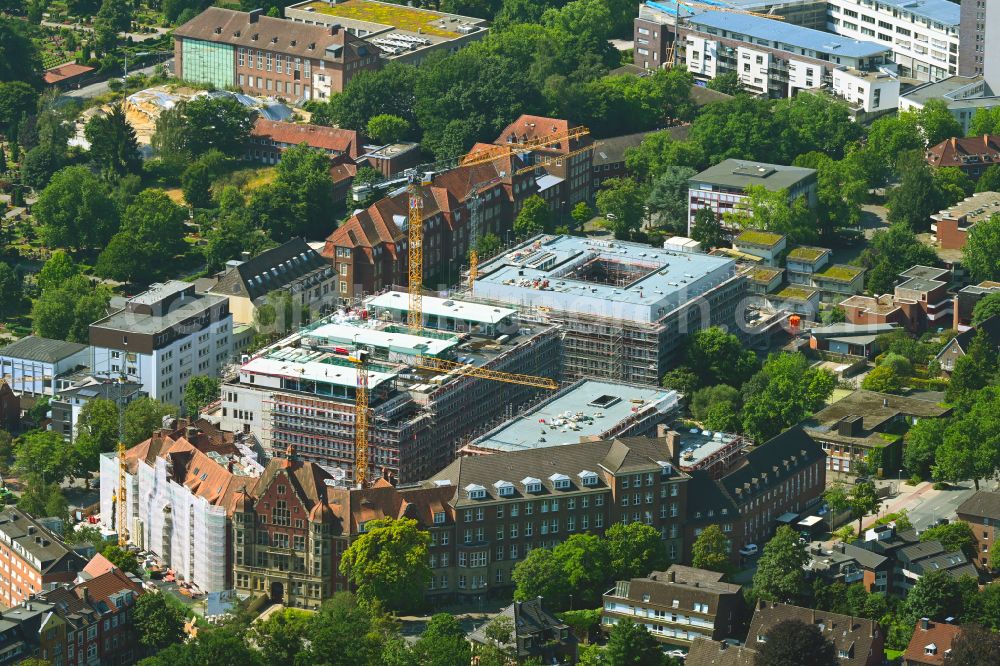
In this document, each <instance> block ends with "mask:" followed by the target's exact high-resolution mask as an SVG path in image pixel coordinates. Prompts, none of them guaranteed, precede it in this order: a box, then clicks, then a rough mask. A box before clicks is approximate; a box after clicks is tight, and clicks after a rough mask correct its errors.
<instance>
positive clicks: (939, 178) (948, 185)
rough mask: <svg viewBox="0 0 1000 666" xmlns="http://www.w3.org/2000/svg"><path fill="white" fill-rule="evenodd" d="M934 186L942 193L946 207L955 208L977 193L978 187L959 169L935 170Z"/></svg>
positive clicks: (945, 168)
mask: <svg viewBox="0 0 1000 666" xmlns="http://www.w3.org/2000/svg"><path fill="white" fill-rule="evenodd" d="M932 174H933V176H934V186H935V187H937V189H938V192H940V193H941V200H942V202H943V203H944V204H945V205H946V206H953V205H954V204H957V203H958V202H959V201H961V200H962V199H964V198H965V197H967V196H969V195H970V194H972V193H973V191H975V189H976V186H975V184H974V183H973V182H972V179H971V178H969V177H968V176H967V175H966V174H965V172H964V171H962V170H961V169H959V168H958V167H942V168H939V169H934V171H933V172H932Z"/></svg>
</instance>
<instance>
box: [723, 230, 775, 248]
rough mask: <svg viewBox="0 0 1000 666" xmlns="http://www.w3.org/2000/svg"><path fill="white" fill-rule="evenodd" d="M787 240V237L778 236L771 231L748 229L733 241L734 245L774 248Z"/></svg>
mask: <svg viewBox="0 0 1000 666" xmlns="http://www.w3.org/2000/svg"><path fill="white" fill-rule="evenodd" d="M783 240H785V237H784V236H782V235H781V234H776V233H773V232H770V231H758V230H756V229H747V230H746V231H743V232H741V233H740V235H739V236H737V237H736V238H734V239H733V243H739V244H740V245H759V246H761V247H774V246H775V245H777V244H778V243H780V242H781V241H783Z"/></svg>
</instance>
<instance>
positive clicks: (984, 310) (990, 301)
mask: <svg viewBox="0 0 1000 666" xmlns="http://www.w3.org/2000/svg"><path fill="white" fill-rule="evenodd" d="M997 315H1000V293H996V292H994V293H992V294H987V295H986V296H984V297H983V298H982V299H981V300H980V301H979V302H978V303H976V307H975V308H974V309H973V310H972V325H973V326H978V325H979V324H981V323H983V322H984V321H986V320H987V319H989V318H990V317H996V316H997Z"/></svg>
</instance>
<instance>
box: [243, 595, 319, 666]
mask: <svg viewBox="0 0 1000 666" xmlns="http://www.w3.org/2000/svg"><path fill="white" fill-rule="evenodd" d="M311 618H312V614H311V613H308V612H307V611H302V610H298V609H297V608H285V609H283V610H282V611H281V612H279V613H273V614H271V615H270V616H268V618H267V619H266V620H264V621H260V620H258V621H256V622H254V623H253V624H252V625H251V627H250V637H251V640H252V641H253V644H254V645H256V646H257V648H258V649H259V650H260V652H261V656H262V657H263V658H264V662H265V663H267V664H289V665H291V664H294V663H295V656H296V655H297V654H298V653H299V652H300V651H301V650H302V646H303V639H304V638H305V635H306V632H307V631H308V629H309V622H310V620H311Z"/></svg>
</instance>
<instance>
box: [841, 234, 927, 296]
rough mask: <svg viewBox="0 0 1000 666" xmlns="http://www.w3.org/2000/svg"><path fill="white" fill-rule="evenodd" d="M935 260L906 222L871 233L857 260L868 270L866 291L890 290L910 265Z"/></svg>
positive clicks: (878, 292) (887, 291)
mask: <svg viewBox="0 0 1000 666" xmlns="http://www.w3.org/2000/svg"><path fill="white" fill-rule="evenodd" d="M937 262H938V258H937V253H935V252H934V249H933V248H931V247H928V246H926V245H924V244H923V243H921V242H920V241H919V240H918V239H917V237H916V235H915V234H914V233H913V230H912V229H910V227H909V226H908V225H906V224H903V223H897V224H893V225H891V226H890V227H889V228H888V229H880V230H878V231H876V232H875V234H874V235H873V236H872V238H871V240H870V241H869V242H868V246H867V247H866V248H865V250H864V251H863V252H862V253H861V257H860V259H859V262H858V263H859V264H860V265H861V266H862V267H863V268H866V269H868V282H867V285H866V286H867V289H868V292H869V293H871V294H885V293H890V292H892V288H893V286H894V285H895V282H896V277H897V276H898V275H899V274H900V273H902V272H903V271H905V270H907V269H908V268H910V267H911V266H916V265H924V266H933V265H935V264H937Z"/></svg>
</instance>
